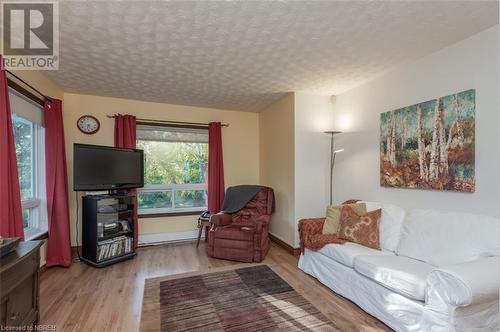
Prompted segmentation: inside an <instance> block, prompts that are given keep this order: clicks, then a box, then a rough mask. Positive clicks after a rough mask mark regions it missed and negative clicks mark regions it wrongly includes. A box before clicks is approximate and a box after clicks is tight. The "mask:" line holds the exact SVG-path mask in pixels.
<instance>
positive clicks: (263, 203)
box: [207, 187, 274, 263]
mask: <svg viewBox="0 0 500 332" xmlns="http://www.w3.org/2000/svg"><path fill="white" fill-rule="evenodd" d="M273 203H274V193H273V190H272V189H271V188H268V187H263V189H262V190H260V191H259V192H258V193H257V194H256V195H255V196H254V197H253V198H252V199H251V200H250V201H249V202H248V203H247V204H246V205H245V207H244V208H242V209H241V210H239V211H238V212H236V213H233V214H226V213H218V214H215V215H213V216H212V217H211V219H210V221H211V227H210V230H209V232H208V246H207V253H208V255H209V256H211V257H216V258H222V259H228V260H234V261H240V262H248V263H250V262H260V261H262V260H263V259H264V257H265V256H266V254H267V252H268V250H269V233H268V229H269V223H270V222H271V213H272V211H273V210H272V209H273Z"/></svg>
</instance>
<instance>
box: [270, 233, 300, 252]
mask: <svg viewBox="0 0 500 332" xmlns="http://www.w3.org/2000/svg"><path fill="white" fill-rule="evenodd" d="M269 238H270V239H271V241H273V242H274V243H276V244H277V245H279V246H280V247H281V248H283V249H285V250H286V251H288V252H289V253H290V254H292V255H294V256H297V257H298V256H300V248H294V247H292V246H291V245H289V244H288V243H286V242H285V241H283V240H281V239H279V238H278V237H276V236H274V235H272V234H269Z"/></svg>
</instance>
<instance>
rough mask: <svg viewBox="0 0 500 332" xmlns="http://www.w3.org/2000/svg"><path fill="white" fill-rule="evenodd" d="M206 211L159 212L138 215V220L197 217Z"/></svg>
mask: <svg viewBox="0 0 500 332" xmlns="http://www.w3.org/2000/svg"><path fill="white" fill-rule="evenodd" d="M205 211H206V210H199V211H179V212H160V213H142V214H139V215H138V217H139V219H147V218H159V217H180V216H199V215H200V214H202V213H203V212H205Z"/></svg>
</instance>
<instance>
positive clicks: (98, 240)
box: [81, 192, 136, 267]
mask: <svg viewBox="0 0 500 332" xmlns="http://www.w3.org/2000/svg"><path fill="white" fill-rule="evenodd" d="M134 209H135V196H134V195H130V194H128V193H126V192H113V193H111V192H110V194H107V195H106V194H104V195H87V196H84V197H83V210H82V220H83V222H82V225H83V226H82V257H81V260H82V261H84V262H85V263H87V264H89V265H91V266H94V267H105V266H108V265H111V264H115V263H118V262H121V261H123V260H126V259H129V258H132V257H134V256H135V255H136V252H135V249H134V234H135V232H136V230H135V229H134V221H135V214H134Z"/></svg>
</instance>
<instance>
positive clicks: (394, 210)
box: [364, 202, 406, 251]
mask: <svg viewBox="0 0 500 332" xmlns="http://www.w3.org/2000/svg"><path fill="white" fill-rule="evenodd" d="M364 203H366V210H367V211H373V210H377V209H382V217H381V218H380V228H379V229H380V248H382V249H385V250H390V251H395V250H396V248H397V247H398V243H399V238H400V237H401V228H402V226H403V222H404V219H405V213H406V212H405V210H404V209H403V208H401V207H399V206H397V205H393V204H386V203H378V202H364Z"/></svg>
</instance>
